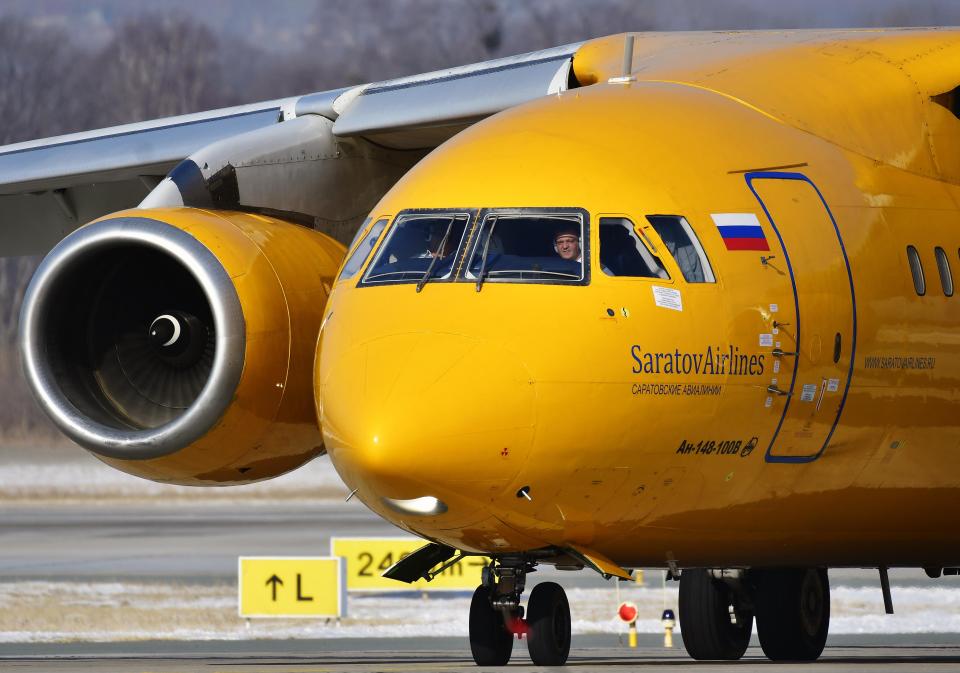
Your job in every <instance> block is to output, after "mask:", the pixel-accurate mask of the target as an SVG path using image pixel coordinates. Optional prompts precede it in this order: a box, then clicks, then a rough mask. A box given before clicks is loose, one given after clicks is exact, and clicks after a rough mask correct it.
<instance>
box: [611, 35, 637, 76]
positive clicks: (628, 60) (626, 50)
mask: <svg viewBox="0 0 960 673" xmlns="http://www.w3.org/2000/svg"><path fill="white" fill-rule="evenodd" d="M633 40H634V36H633V34H632V33H627V36H626V39H625V40H624V42H623V67H622V68H621V73H622V74H621V75H620V77H611V78H610V79H608V80H607V82H609V83H610V84H617V83H620V84H623V83H625V82H633V81H634V80H635V78H634V77H633V76H631V74H630V73H631V72H632V71H633Z"/></svg>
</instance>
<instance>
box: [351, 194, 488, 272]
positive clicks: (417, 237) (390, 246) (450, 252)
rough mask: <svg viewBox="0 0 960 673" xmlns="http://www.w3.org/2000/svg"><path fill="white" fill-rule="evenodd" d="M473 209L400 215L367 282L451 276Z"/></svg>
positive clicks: (376, 258)
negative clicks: (457, 211) (460, 211)
mask: <svg viewBox="0 0 960 673" xmlns="http://www.w3.org/2000/svg"><path fill="white" fill-rule="evenodd" d="M469 221H470V214H469V213H435V212H431V213H429V214H425V213H409V214H401V215H399V216H398V217H397V219H396V221H395V223H394V225H393V226H392V227H391V228H390V231H389V232H388V234H387V238H386V240H385V241H384V242H383V245H382V246H380V250H379V251H378V252H377V256H376V257H374V259H373V262H372V263H371V264H370V268H368V269H367V273H366V275H365V276H364V277H363V284H365V285H373V284H384V283H415V282H420V281H421V280H424V278H425V276H426V275H427V273H428V272H429V279H431V280H450V279H451V278H452V276H453V272H454V269H455V264H454V263H455V262H456V260H457V258H458V254H457V252H458V251H459V250H460V245H461V244H462V242H463V234H464V232H465V231H466V229H467V224H468V223H469Z"/></svg>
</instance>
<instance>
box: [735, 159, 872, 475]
mask: <svg viewBox="0 0 960 673" xmlns="http://www.w3.org/2000/svg"><path fill="white" fill-rule="evenodd" d="M746 180H747V185H748V186H749V187H750V189H751V190H752V191H753V194H754V195H755V196H756V198H757V200H758V201H759V202H760V205H761V206H762V207H763V211H764V213H765V215H766V217H767V219H768V221H769V223H770V225H771V227H772V228H773V229H774V231H775V232H776V234H777V238H778V239H779V243H780V249H781V251H782V253H783V257H784V260H785V262H786V266H787V269H788V272H789V274H788V275H789V282H790V284H791V286H792V291H793V296H794V299H795V302H794V304H795V306H794V315H793V316H789V314H782V315H783V317H780V318H779V319H777V322H776V323H775V324H774V327H775V331H776V334H775V335H774V337H773V338H774V344H773V345H774V348H772V351H771V352H772V355H773V358H774V360H775V361H779V363H780V366H779V374H778V376H777V383H776V384H774V383H772V382H771V385H770V388H769V389H768V398H767V400H766V405H767V406H769V407H770V408H771V409H773V410H775V412H776V411H779V413H780V420H779V424H778V426H777V429H776V430H775V432H774V434H773V438H772V439H771V441H770V444H769V446H768V448H767V452H766V459H767V461H768V462H795V463H801V462H809V461H812V460H816V459H817V458H818V457H819V456H820V455H821V454H822V453H823V451H824V449H825V448H826V447H827V444H828V443H829V442H830V437H831V436H832V435H833V432H834V430H835V429H836V426H837V423H838V422H839V420H840V414H841V413H842V411H843V406H844V402H845V400H846V396H847V391H848V390H849V386H850V377H851V375H852V373H853V362H854V355H855V349H856V312H855V305H856V304H855V297H854V289H853V277H852V274H851V271H850V263H849V260H848V259H847V254H846V251H845V249H844V247H843V240H842V237H841V235H840V230H839V228H838V227H837V224H836V221H835V220H834V218H833V214H832V213H831V212H830V209H829V207H828V206H827V203H826V201H825V200H824V199H823V196H822V195H821V193H820V190H819V189H817V187H816V186H815V185H814V184H813V182H812V181H810V179H809V178H807V177H806V176H805V175H803V174H800V173H776V172H762V173H750V174H747V175H746ZM774 247H775V246H771V248H772V249H773V248H774ZM774 254H775V253H774ZM761 263H766V262H763V260H762V259H761Z"/></svg>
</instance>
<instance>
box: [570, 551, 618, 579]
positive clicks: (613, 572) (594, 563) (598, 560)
mask: <svg viewBox="0 0 960 673" xmlns="http://www.w3.org/2000/svg"><path fill="white" fill-rule="evenodd" d="M568 549H569V551H570V553H571V554H572V555H573V556H576V557H577V558H578V559H580V560H581V561H583V563H584V564H585V565H586V566H588V567H590V568H593V569H594V570H596V571H597V572H598V573H600V574H601V575H603V576H604V578H610V577H620V578H622V579H625V580H630V579H633V573H632V572H631V571H630V570H625V569H624V568H621V567H620V566H618V565H617V564H616V563H614V562H613V561H611V560H610V559H608V558H607V557H606V556H604V555H603V554H598V553H597V552H595V551H592V550H590V549H587V548H586V547H581V546H579V545H570V547H569V548H568Z"/></svg>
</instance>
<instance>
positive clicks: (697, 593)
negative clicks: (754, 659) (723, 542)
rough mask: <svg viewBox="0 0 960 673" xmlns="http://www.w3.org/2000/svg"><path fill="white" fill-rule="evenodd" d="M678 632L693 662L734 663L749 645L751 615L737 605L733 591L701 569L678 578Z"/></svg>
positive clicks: (687, 572)
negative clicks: (719, 661)
mask: <svg viewBox="0 0 960 673" xmlns="http://www.w3.org/2000/svg"><path fill="white" fill-rule="evenodd" d="M678 607H679V609H680V631H681V633H682V634H683V646H684V647H685V648H686V650H687V654H689V655H690V656H691V657H693V658H694V659H699V660H709V659H724V660H735V659H739V658H740V657H742V656H743V653H744V652H745V651H746V650H747V645H749V644H750V634H751V632H752V631H753V613H752V612H750V611H749V610H747V609H745V608H744V607H742V606H740V605H739V604H738V601H737V600H736V596H735V594H734V591H733V589H732V588H731V587H730V586H729V585H727V584H725V583H723V582H720V581H717V580H715V579H713V578H712V577H711V576H710V574H709V573H708V572H707V571H706V570H703V569H699V568H690V569H687V570H684V571H683V574H682V575H681V576H680V600H679V606H678Z"/></svg>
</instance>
